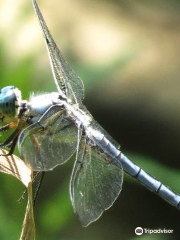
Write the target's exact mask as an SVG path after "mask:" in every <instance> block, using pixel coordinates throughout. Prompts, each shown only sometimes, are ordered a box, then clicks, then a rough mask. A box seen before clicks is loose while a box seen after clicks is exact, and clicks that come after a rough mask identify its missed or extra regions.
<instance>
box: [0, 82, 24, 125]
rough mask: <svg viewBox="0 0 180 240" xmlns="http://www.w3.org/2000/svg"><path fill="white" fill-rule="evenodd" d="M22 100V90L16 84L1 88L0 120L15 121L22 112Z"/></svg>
mask: <svg viewBox="0 0 180 240" xmlns="http://www.w3.org/2000/svg"><path fill="white" fill-rule="evenodd" d="M21 101H22V99H21V92H20V91H19V90H18V89H17V88H15V87H14V86H7V87H4V88H2V89H0V121H2V122H5V123H10V122H12V121H14V120H15V119H16V118H17V117H18V115H19V113H20V106H21Z"/></svg>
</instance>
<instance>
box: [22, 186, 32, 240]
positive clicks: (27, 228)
mask: <svg viewBox="0 0 180 240" xmlns="http://www.w3.org/2000/svg"><path fill="white" fill-rule="evenodd" d="M34 239H35V223H34V214H33V199H32V183H29V185H28V203H27V207H26V214H25V217H24V222H23V227H22V232H21V237H20V240H34Z"/></svg>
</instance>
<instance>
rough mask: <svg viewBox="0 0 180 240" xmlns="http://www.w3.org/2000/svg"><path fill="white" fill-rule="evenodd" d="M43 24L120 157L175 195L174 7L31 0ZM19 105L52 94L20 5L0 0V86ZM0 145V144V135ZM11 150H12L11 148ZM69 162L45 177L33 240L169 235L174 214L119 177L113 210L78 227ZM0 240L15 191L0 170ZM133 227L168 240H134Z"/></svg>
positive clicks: (177, 6)
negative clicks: (19, 98)
mask: <svg viewBox="0 0 180 240" xmlns="http://www.w3.org/2000/svg"><path fill="white" fill-rule="evenodd" d="M38 4H39V6H40V9H41V10H42V12H43V15H44V17H45V19H46V21H47V24H48V26H49V28H50V30H51V32H52V34H53V36H54V38H55V40H56V42H57V44H58V46H59V48H60V49H61V51H62V52H63V54H64V57H65V58H66V60H67V61H68V62H69V63H70V65H71V66H72V68H73V69H74V70H75V71H76V72H77V73H78V74H79V75H80V76H81V78H82V79H83V81H84V84H85V89H86V98H85V101H84V103H85V105H86V106H87V108H88V109H89V110H90V112H91V113H92V115H93V116H94V118H95V119H96V120H97V121H98V122H99V123H100V124H101V125H102V126H103V127H104V128H105V129H106V131H108V132H109V133H110V134H111V135H112V137H113V138H114V139H115V140H116V141H117V142H119V143H120V144H121V146H122V148H121V149H122V151H123V153H124V154H126V155H127V156H128V157H129V158H130V159H132V160H133V161H134V162H135V163H137V164H138V165H140V166H141V167H143V168H144V169H145V170H146V171H148V172H149V173H150V174H151V175H154V176H155V177H157V178H158V179H159V180H161V181H162V182H163V183H165V184H166V185H168V186H170V187H171V188H173V189H174V190H175V191H177V192H179V193H180V186H179V182H180V54H179V51H180V2H179V1H178V0H156V1H152V0H151V1H150V0H146V1H141V0H135V1H134V0H119V1H115V0H114V1H113V0H111V1H110V0H74V1H72V0H66V1H60V0H44V1H43V0H41V1H40V0H39V1H38ZM6 85H15V86H17V87H18V88H19V89H21V91H22V95H23V98H24V99H27V98H28V96H29V94H30V93H31V92H32V91H34V92H50V91H56V88H55V84H54V82H53V79H52V74H51V71H50V67H49V62H48V58H47V52H46V49H45V46H44V42H43V38H42V34H41V31H40V28H39V25H38V22H37V19H36V17H35V14H34V11H33V8H32V4H31V1H30V0H26V1H24V0H16V1H14V0H0V88H1V87H3V86H6ZM1 141H2V138H1ZM16 153H17V154H18V152H16ZM72 167H73V159H72V160H71V161H69V162H68V163H66V164H65V165H63V166H60V167H58V168H56V169H55V170H54V171H53V172H49V173H47V174H46V177H45V180H44V182H43V186H42V189H41V193H40V195H39V198H38V200H37V203H36V207H35V217H36V228H37V239H39V240H41V239H42V240H51V239H53V240H54V239H55V240H61V239H63V240H85V239H86V240H107V239H113V240H118V239H123V240H124V239H133V240H134V239H138V238H141V239H179V238H180V228H179V224H180V212H179V211H178V210H177V209H175V208H173V207H171V206H170V205H169V204H167V203H166V202H164V201H163V200H162V199H160V198H159V197H158V196H156V195H155V194H153V193H151V192H150V191H148V190H147V189H145V188H144V187H143V186H142V185H141V184H140V183H139V182H137V181H136V180H134V179H131V178H130V177H129V176H125V179H124V184H123V190H122V192H121V195H120V196H119V198H118V200H117V201H116V202H115V204H114V205H113V207H112V208H111V209H110V210H108V211H107V212H105V213H104V214H103V216H102V217H101V218H100V219H99V220H98V221H97V222H95V223H93V224H92V225H90V226H89V227H87V228H84V227H82V226H81V225H80V222H79V221H78V219H77V217H76V216H75V214H74V213H73V210H72V206H71V203H70V198H69V192H68V184H69V180H70V174H71V170H72ZM0 182H1V190H0V239H3V240H4V239H5V240H6V239H8V240H9V239H10V240H11V239H12V240H14V239H18V237H19V235H20V231H21V225H22V221H23V217H24V211H25V205H26V200H24V201H23V202H21V203H20V204H19V203H17V200H18V198H19V197H20V196H21V194H22V192H23V189H24V188H23V186H22V185H21V183H19V182H18V181H17V180H15V179H14V178H12V177H10V176H6V175H3V174H0ZM136 227H142V228H150V229H159V228H161V229H164V228H166V229H173V230H174V234H171V235H169V234H152V235H149V234H146V235H142V236H136V235H135V233H134V230H135V228H136Z"/></svg>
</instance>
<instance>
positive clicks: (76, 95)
mask: <svg viewBox="0 0 180 240" xmlns="http://www.w3.org/2000/svg"><path fill="white" fill-rule="evenodd" d="M32 2H33V6H34V9H35V12H36V14H37V17H38V20H39V23H40V26H41V29H42V31H43V35H44V38H45V42H46V47H47V50H48V54H49V60H50V63H51V69H52V72H53V77H54V80H55V83H56V86H57V89H58V91H59V92H60V93H63V94H65V95H66V96H67V97H68V98H70V99H71V100H72V101H73V102H76V103H77V102H78V103H80V102H81V101H82V100H83V98H84V85H83V82H82V80H81V78H80V77H79V76H78V75H77V74H76V73H75V72H74V71H73V70H72V69H71V67H70V66H69V64H68V63H67V62H66V61H65V60H64V58H63V56H62V53H61V52H60V50H59V49H58V47H57V45H56V43H55V41H54V39H53V38H52V36H51V33H50V31H49V29H48V27H47V25H46V22H45V20H44V18H43V16H42V13H41V12H40V9H39V7H38V5H37V3H36V1H35V0H32Z"/></svg>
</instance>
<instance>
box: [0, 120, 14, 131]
mask: <svg viewBox="0 0 180 240" xmlns="http://www.w3.org/2000/svg"><path fill="white" fill-rule="evenodd" d="M16 126H17V123H15V122H12V123H9V124H7V125H5V126H2V127H0V132H4V131H8V130H10V129H12V128H14V127H16Z"/></svg>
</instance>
